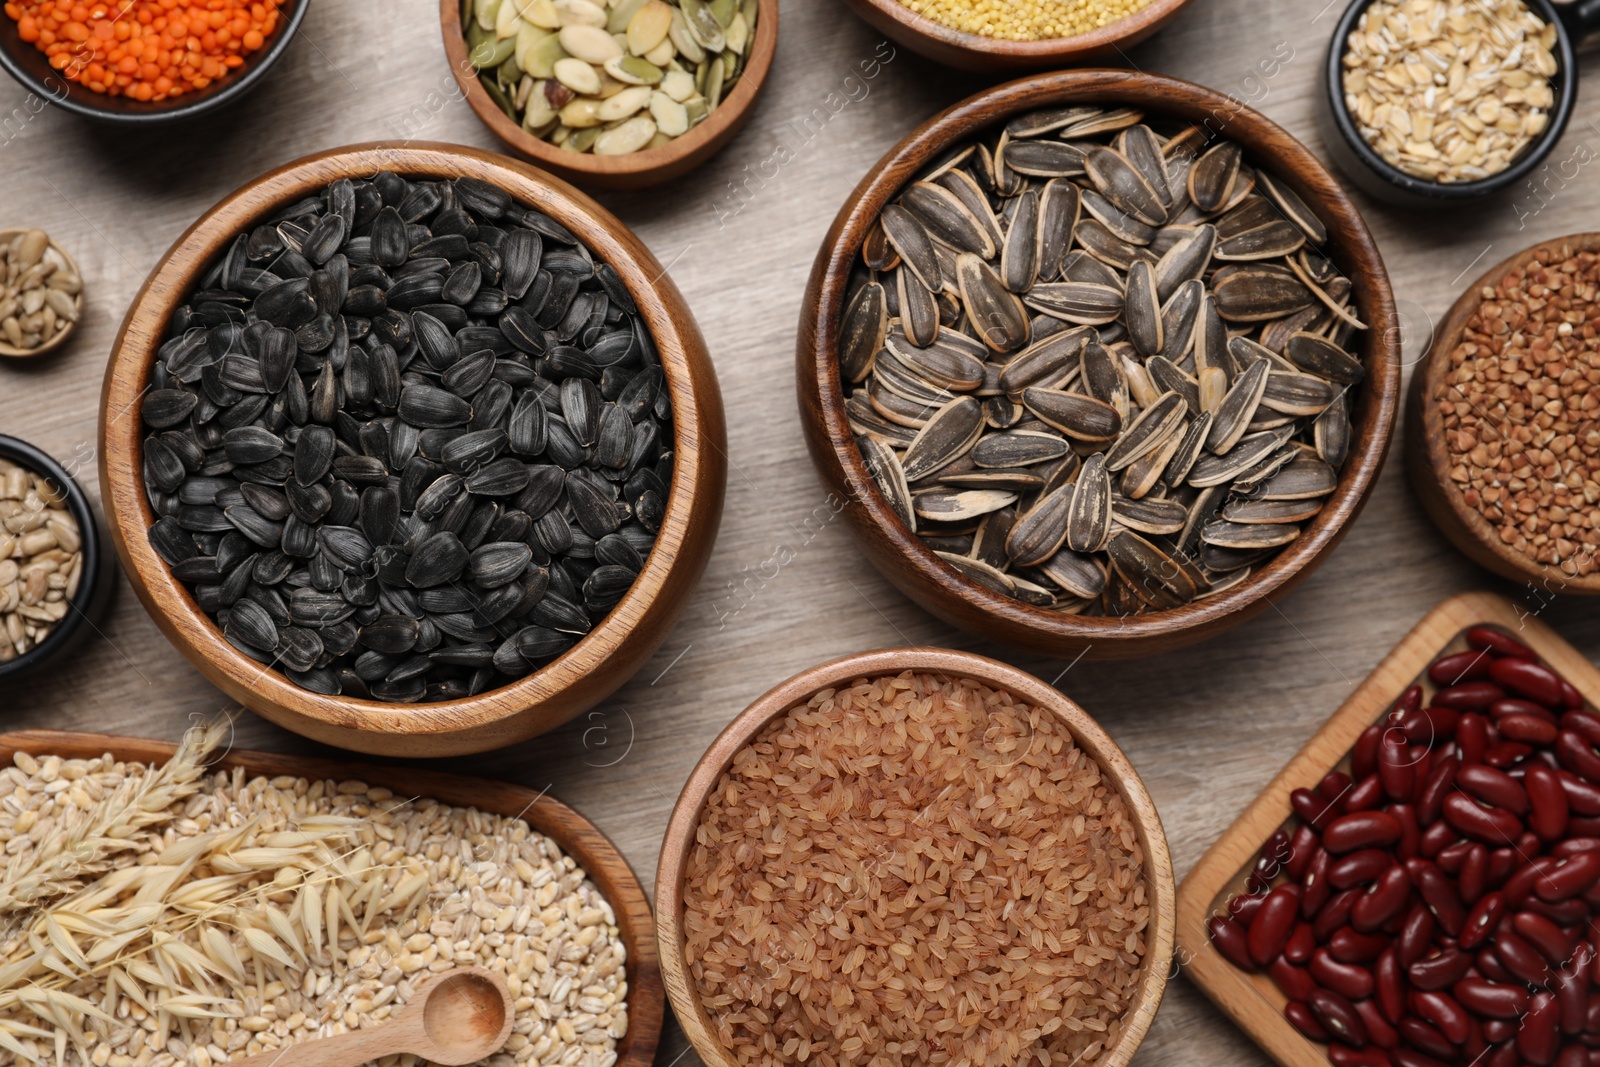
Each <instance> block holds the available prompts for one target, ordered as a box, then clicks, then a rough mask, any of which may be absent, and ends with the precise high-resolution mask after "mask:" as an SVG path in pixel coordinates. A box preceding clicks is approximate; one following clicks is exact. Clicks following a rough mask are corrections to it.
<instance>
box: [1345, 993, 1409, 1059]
mask: <svg viewBox="0 0 1600 1067" xmlns="http://www.w3.org/2000/svg"><path fill="white" fill-rule="evenodd" d="M1350 1006H1351V1007H1352V1008H1355V1009H1356V1014H1357V1015H1359V1016H1361V1025H1362V1026H1364V1027H1366V1028H1367V1043H1368V1044H1372V1045H1377V1046H1378V1047H1379V1048H1381V1049H1393V1048H1398V1047H1399V1045H1400V1034H1399V1032H1398V1031H1397V1030H1395V1028H1394V1027H1393V1026H1391V1025H1390V1024H1389V1020H1388V1019H1385V1018H1384V1017H1383V1012H1382V1010H1380V1009H1379V1007H1378V1003H1377V1001H1374V1000H1358V1001H1356V1002H1355V1003H1354V1004H1352V1005H1350Z"/></svg>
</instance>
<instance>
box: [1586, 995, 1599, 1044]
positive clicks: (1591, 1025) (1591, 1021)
mask: <svg viewBox="0 0 1600 1067" xmlns="http://www.w3.org/2000/svg"><path fill="white" fill-rule="evenodd" d="M1583 1029H1584V1031H1585V1032H1586V1033H1590V1034H1600V993H1591V994H1590V995H1589V1006H1588V1007H1587V1008H1586V1009H1585V1010H1584V1016H1583Z"/></svg>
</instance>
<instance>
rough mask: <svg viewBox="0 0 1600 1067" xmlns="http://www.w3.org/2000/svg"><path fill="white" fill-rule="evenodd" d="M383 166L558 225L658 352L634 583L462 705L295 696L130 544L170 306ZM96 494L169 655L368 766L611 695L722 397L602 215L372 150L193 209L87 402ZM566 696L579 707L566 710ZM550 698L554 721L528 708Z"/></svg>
mask: <svg viewBox="0 0 1600 1067" xmlns="http://www.w3.org/2000/svg"><path fill="white" fill-rule="evenodd" d="M381 170H392V171H394V172H396V173H399V174H403V175H408V176H423V177H428V178H435V179H451V178H456V177H462V176H472V177H477V178H481V179H484V180H487V181H489V182H491V183H493V184H494V185H496V186H497V187H499V188H501V189H504V190H505V191H507V192H508V193H510V194H511V195H512V196H513V197H515V198H516V199H517V200H518V201H519V202H521V203H523V204H527V205H529V206H532V207H534V208H536V209H538V210H540V211H542V212H544V213H545V214H547V215H549V216H550V217H551V218H553V219H555V220H556V221H557V222H560V223H561V224H562V225H564V226H566V227H567V228H568V229H570V230H571V231H572V232H573V233H574V234H576V235H577V237H578V238H579V239H580V240H581V241H583V242H584V244H585V245H586V246H587V247H588V248H589V249H590V250H591V251H592V252H593V253H594V255H595V258H596V259H598V260H601V261H603V262H607V263H610V264H611V265H612V266H613V267H615V268H616V270H617V273H618V274H619V275H620V276H621V278H622V280H623V282H624V284H625V285H626V286H627V287H628V290H629V292H630V293H631V294H632V295H633V298H634V300H635V302H636V304H637V305H638V309H639V314H640V316H642V317H643V318H644V320H645V323H646V325H647V326H648V327H649V329H650V332H651V335H652V336H653V337H654V339H655V342H656V347H657V349H658V350H659V352H660V357H661V366H662V369H663V370H664V371H665V373H666V381H667V388H668V390H669V395H670V397H671V401H672V409H673V444H674V451H675V462H674V470H673V484H672V486H671V488H670V491H669V492H668V494H667V501H666V517H665V518H664V519H663V521H662V524H661V530H660V533H659V534H658V535H657V540H656V544H655V546H654V548H653V549H652V550H651V552H650V555H649V556H648V558H647V559H646V560H645V566H644V569H643V570H642V571H640V573H639V576H638V577H637V578H636V579H635V580H634V583H633V586H632V587H631V588H629V590H628V592H627V593H626V594H625V595H624V596H623V598H622V599H621V600H620V601H618V602H617V604H616V605H615V606H614V607H613V608H612V609H611V611H610V612H609V613H608V614H607V615H606V617H605V618H604V619H603V620H601V622H600V623H599V624H598V625H597V626H595V628H594V629H593V630H591V631H590V632H589V633H588V634H586V635H584V637H583V638H582V639H581V640H580V641H579V642H578V643H577V644H576V645H574V646H573V647H572V648H571V649H569V650H568V651H567V652H565V653H563V654H562V655H561V656H559V657H558V658H556V659H555V660H553V661H552V662H550V663H549V664H547V665H545V666H544V667H542V668H540V669H538V670H536V671H534V672H533V673H532V674H529V675H527V676H525V677H523V678H521V679H518V680H517V681H515V682H512V683H511V684H509V685H504V686H501V687H499V688H497V689H491V690H489V691H487V692H485V693H482V694H479V695H478V696H475V697H469V698H466V699H462V700H451V701H441V702H436V703H418V704H391V703H385V702H382V701H377V700H364V699H358V698H354V697H345V696H336V697H329V696H322V695H320V694H316V693H312V692H309V691H307V690H304V689H301V688H300V687H298V686H296V685H294V684H293V683H292V682H290V681H289V680H288V678H286V677H285V676H284V675H283V674H281V673H279V672H278V671H277V670H271V669H266V668H263V666H262V665H261V664H260V663H258V662H256V661H255V660H253V659H250V658H249V657H247V656H245V655H244V654H243V653H241V652H239V651H238V650H237V649H235V648H234V647H233V646H232V645H230V644H228V642H227V641H226V640H224V639H223V637H222V634H221V631H220V630H219V629H218V628H217V625H216V624H215V623H214V622H212V621H211V619H210V618H208V617H207V616H206V615H205V614H204V612H202V611H201V610H200V608H199V606H198V605H197V604H196V603H195V601H194V598H193V596H192V595H191V594H190V593H189V591H188V590H187V589H186V588H184V586H183V584H182V583H181V582H179V581H178V580H177V579H176V578H174V577H173V575H172V571H171V568H170V567H168V566H167V564H166V563H165V562H164V561H163V560H162V559H161V558H160V557H159V556H157V555H156V553H155V551H154V550H153V549H152V548H151V547H150V543H149V539H148V538H147V537H146V535H145V531H147V530H148V529H149V528H150V526H151V525H153V523H154V521H155V513H154V512H153V510H152V509H151V507H150V504H149V501H148V500H147V498H146V496H145V491H144V486H143V480H142V477H141V474H140V471H141V468H142V458H143V443H142V433H141V429H140V418H139V415H138V411H137V410H136V409H137V405H138V401H139V398H140V396H141V395H142V393H143V390H144V389H145V388H146V384H147V382H148V380H149V376H150V367H151V366H152V363H153V360H154V357H155V354H156V351H157V349H158V348H159V347H160V344H161V342H162V340H163V339H164V338H165V336H166V329H167V324H168V322H169V320H170V318H171V314H172V311H173V309H174V308H175V307H176V306H177V304H178V302H179V301H181V300H182V299H184V298H186V297H187V295H188V294H189V293H190V292H191V291H192V290H193V288H194V286H195V284H196V283H197V281H198V280H199V278H200V277H201V275H202V274H203V273H204V271H205V270H206V269H207V268H208V267H209V266H210V265H211V263H212V262H213V260H214V258H215V256H216V255H217V254H219V253H220V252H221V250H222V249H223V248H224V247H225V246H226V244H227V242H228V241H231V240H232V239H233V237H234V236H235V235H236V234H238V233H241V232H245V231H247V230H248V229H249V228H250V227H252V226H254V225H256V224H258V223H259V222H260V221H261V220H262V219H263V218H265V217H267V216H268V215H269V214H270V213H271V212H272V211H273V210H275V209H277V208H280V207H282V206H284V205H286V204H289V203H292V202H294V201H295V200H296V199H298V198H300V197H302V196H306V195H309V194H311V193H313V192H314V191H316V190H319V189H321V188H323V187H324V186H326V185H327V184H328V183H329V182H332V181H334V180H336V179H339V178H345V177H353V176H366V175H370V174H375V173H377V172H378V171H381ZM100 437H101V445H102V455H103V457H104V462H103V463H102V466H101V472H100V484H101V494H102V499H103V500H104V502H105V510H106V518H107V520H108V525H109V526H110V530H111V538H112V541H113V542H114V543H115V545H116V548H117V554H118V556H119V557H120V558H121V560H122V564H123V568H124V570H125V571H126V572H127V574H128V579H129V581H130V583H131V584H132V585H133V588H134V591H135V592H136V593H137V594H138V596H139V599H140V600H141V601H142V602H143V603H144V606H145V609H146V610H147V611H149V612H150V615H151V617H152V618H154V620H155V621H156V624H157V625H158V626H159V627H160V628H161V630H162V631H163V633H165V634H166V636H167V638H168V640H170V641H171V642H172V643H173V644H174V645H175V646H176V647H177V648H178V650H179V651H180V652H182V653H183V655H184V656H185V657H186V658H187V659H188V660H189V661H190V662H191V663H192V664H194V665H195V666H196V667H197V668H199V670H200V672H201V673H202V674H204V675H205V676H206V677H207V678H209V679H210V680H211V681H212V682H213V683H214V684H216V685H217V686H219V687H220V688H221V689H222V690H223V691H224V692H226V693H227V694H228V695H229V696H230V697H232V698H233V699H235V700H237V701H239V702H240V703H242V704H244V705H245V706H246V707H248V708H251V709H252V710H254V711H256V712H257V713H259V714H261V715H263V716H265V717H266V718H267V719H270V720H271V721H273V722H276V723H278V724H279V725H280V726H284V727H286V728H288V729H291V730H294V731H296V732H298V733H302V734H306V735H307V736H310V737H313V738H316V739H317V740H321V741H326V742H328V743H331V744H338V745H341V746H343V747H346V748H355V749H357V750H359V751H365V752H374V753H377V754H381V755H414V756H447V755H462V754H467V753H472V752H482V751H486V750H488V749H490V748H496V747H500V746H502V745H507V744H510V743H512V742H515V741H522V740H526V739H527V738H530V737H535V736H537V735H538V734H540V733H543V732H545V731H547V730H550V729H554V728H555V727H556V726H558V725H560V724H561V723H563V722H566V721H567V720H568V719H570V718H572V717H573V716H575V715H577V714H578V713H579V712H581V711H583V710H584V709H585V708H588V707H593V706H594V704H595V703H597V702H598V701H599V700H602V699H604V698H605V697H606V696H609V695H610V694H611V693H612V692H614V691H615V690H616V689H617V688H618V687H620V686H621V685H622V684H623V683H624V682H625V681H627V679H628V678H629V677H631V675H632V674H633V672H634V671H635V670H637V668H638V667H639V666H642V664H643V662H644V659H645V658H647V657H648V655H649V654H650V653H652V652H653V651H654V650H655V649H656V648H657V647H659V646H660V643H661V642H662V641H663V640H664V639H665V637H666V634H667V631H668V630H669V629H670V627H671V625H672V623H673V622H674V621H675V620H676V618H677V617H678V615H679V614H680V613H681V612H682V610H683V608H684V607H685V606H686V605H687V602H688V599H689V596H690V594H691V593H692V591H693V589H694V586H695V584H696V582H698V580H699V577H700V574H701V572H702V570H703V569H704V567H705V562H706V559H707V558H708V557H709V555H710V553H711V548H712V545H713V544H714V542H715V541H716V527H717V524H718V521H719V519H720V516H721V511H722V498H723V487H724V480H725V472H726V462H727V461H726V458H725V455H726V451H727V449H726V429H725V426H724V422H723V411H722V398H721V395H720V392H719V390H718V386H717V382H716V376H715V372H714V370H713V368H712V366H711V361H710V355H709V353H708V351H707V349H706V344H705V339H704V338H703V337H702V336H701V334H700V330H699V327H698V326H696V325H695V322H694V318H693V316H692V314H691V313H690V311H689V309H688V305H687V304H686V303H685V301H684V299H683V296H682V294H681V293H680V292H679V291H678V288H677V286H676V285H675V284H674V283H673V282H672V279H671V278H670V277H668V276H667V274H666V272H665V271H664V270H663V269H662V268H661V266H660V264H659V263H658V262H657V261H656V259H655V257H654V256H653V255H651V254H650V252H649V250H648V249H647V248H645V246H644V245H643V244H642V243H641V242H640V241H639V239H638V238H637V237H636V236H634V234H633V233H632V231H630V230H629V229H628V228H627V227H626V226H625V225H624V224H623V223H622V222H621V221H620V220H619V219H617V218H616V216H614V215H612V214H611V213H610V212H609V211H606V210H605V209H604V208H603V207H601V206H600V205H599V204H597V203H595V202H594V201H593V200H591V199H590V198H589V197H587V196H585V195H584V194H583V193H582V192H580V191H578V190H577V189H574V188H572V187H571V186H569V185H567V184H566V183H565V182H562V181H560V180H559V179H557V178H554V177H552V176H550V175H548V174H546V173H544V172H543V171H540V170H538V169H536V168H534V167H531V166H529V165H528V164H525V163H521V162H518V161H515V160H511V159H507V158H506V157H504V156H498V155H494V154H491V153H489V152H483V151H480V150H477V149H471V148H464V147H462V146H459V145H443V144H411V145H403V146H401V145H394V144H391V143H381V142H380V143H375V144H365V145H353V146H350V147H346V148H338V149H333V150H331V151H327V152H322V153H318V154H316V155H311V156H307V157H305V158H303V159H299V160H296V161H294V162H292V163H288V164H286V165H284V166H282V167H279V168H278V169H276V170H273V171H271V172H269V173H267V174H265V175H263V176H261V177H259V178H256V179H254V180H252V181H251V182H249V183H247V184H246V185H244V186H243V187H241V188H240V189H238V190H237V191H235V192H233V193H231V194H229V195H228V196H227V197H226V198H224V199H223V200H222V201H221V202H219V203H218V204H217V205H216V206H215V207H212V208H211V209H209V210H208V211H206V212H205V214H203V215H202V216H201V217H200V219H199V220H198V221H197V222H196V223H195V224H194V225H193V226H191V227H190V228H189V230H188V231H187V232H186V233H185V234H184V235H183V236H182V237H180V238H178V240H177V242H176V243H175V244H173V246H172V248H171V249H169V250H168V251H167V253H166V255H164V256H163V257H162V259H161V261H160V262H159V263H158V264H157V265H156V267H155V269H153V270H152V271H151V272H150V274H149V276H148V278H147V279H146V280H145V283H144V286H143V287H142V288H141V289H140V291H139V294H138V296H136V297H135V298H134V301H133V303H132V305H131V306H130V307H129V309H128V314H127V317H126V318H125V319H124V320H123V324H122V329H121V332H120V333H119V335H118V338H117V343H116V346H115V348H114V349H113V354H112V357H111V360H110V361H109V363H108V364H107V367H106V378H105V387H104V389H103V391H102V394H101V401H100ZM575 688H578V689H579V690H580V691H581V694H582V699H584V700H587V701H588V702H587V703H574V702H573V701H574V695H573V693H572V692H570V691H572V690H574V689H575ZM547 702H552V706H553V707H554V708H555V712H556V715H557V716H558V717H556V718H554V720H553V721H546V718H549V715H548V714H547V716H545V717H540V716H539V715H538V714H537V713H538V712H539V711H540V710H541V708H542V707H543V706H544V705H546V703H547Z"/></svg>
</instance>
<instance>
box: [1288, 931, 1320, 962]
mask: <svg viewBox="0 0 1600 1067" xmlns="http://www.w3.org/2000/svg"><path fill="white" fill-rule="evenodd" d="M1316 950H1317V935H1316V934H1315V933H1313V932H1312V930H1311V924H1310V923H1308V922H1298V923H1295V924H1294V933H1292V934H1290V935H1289V940H1288V942H1287V943H1285V944H1284V946H1283V958H1284V959H1286V960H1288V961H1289V962H1290V963H1293V964H1296V965H1299V964H1304V963H1306V962H1307V961H1309V960H1310V959H1311V954H1312V953H1313V952H1315V951H1316Z"/></svg>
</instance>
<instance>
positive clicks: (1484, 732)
mask: <svg viewBox="0 0 1600 1067" xmlns="http://www.w3.org/2000/svg"><path fill="white" fill-rule="evenodd" d="M1456 747H1457V748H1459V749H1460V750H1461V763H1462V765H1463V766H1465V765H1467V764H1469V763H1482V762H1483V754H1484V753H1485V752H1486V751H1488V749H1489V720H1488V719H1485V718H1484V717H1483V716H1482V715H1463V716H1461V721H1460V722H1458V723H1456Z"/></svg>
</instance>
